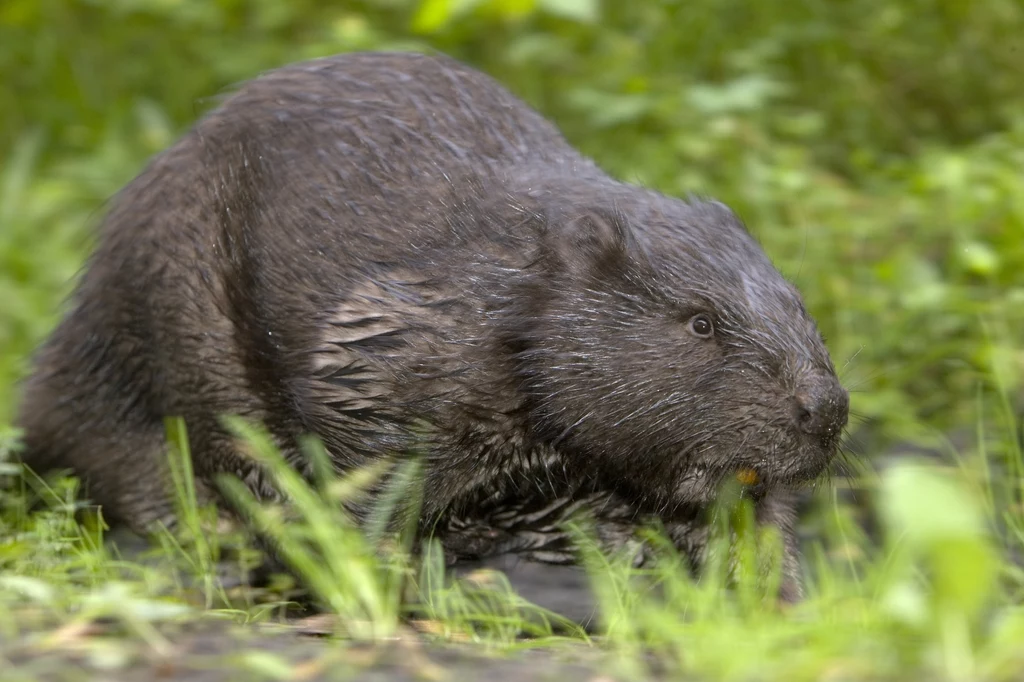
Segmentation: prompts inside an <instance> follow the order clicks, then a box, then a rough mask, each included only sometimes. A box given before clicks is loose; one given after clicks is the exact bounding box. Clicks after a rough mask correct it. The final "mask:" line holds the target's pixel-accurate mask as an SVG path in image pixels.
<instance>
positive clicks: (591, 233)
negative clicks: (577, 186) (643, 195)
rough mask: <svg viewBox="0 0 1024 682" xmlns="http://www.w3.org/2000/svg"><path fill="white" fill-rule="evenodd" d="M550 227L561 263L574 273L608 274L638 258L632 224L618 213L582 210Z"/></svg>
mask: <svg viewBox="0 0 1024 682" xmlns="http://www.w3.org/2000/svg"><path fill="white" fill-rule="evenodd" d="M548 227H549V230H551V232H553V234H552V236H553V237H554V248H555V251H556V253H557V255H558V257H559V260H561V261H562V262H563V263H564V264H565V265H566V266H567V267H569V268H570V269H573V270H577V271H591V272H595V271H596V272H607V271H609V270H612V269H620V268H623V267H625V266H626V265H627V264H628V263H629V262H630V260H633V259H636V258H637V257H638V256H639V249H638V247H637V244H636V240H635V237H634V235H633V231H632V229H631V228H630V225H629V222H628V221H627V220H626V218H625V216H622V215H620V214H617V213H611V212H608V211H604V210H600V209H593V208H586V209H580V210H578V211H575V212H573V213H569V214H565V215H563V216H562V217H561V220H558V221H557V224H554V225H549V226H548Z"/></svg>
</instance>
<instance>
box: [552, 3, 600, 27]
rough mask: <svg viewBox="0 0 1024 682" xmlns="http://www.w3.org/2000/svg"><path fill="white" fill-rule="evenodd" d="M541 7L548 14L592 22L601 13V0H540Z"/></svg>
mask: <svg viewBox="0 0 1024 682" xmlns="http://www.w3.org/2000/svg"><path fill="white" fill-rule="evenodd" d="M540 8H541V9H542V10H543V11H545V12H547V13H548V14H554V15H556V16H560V17H564V18H566V19H572V20H573V21H579V22H585V23H591V22H594V21H597V19H598V17H599V16H600V14H601V3H600V2H599V0H540Z"/></svg>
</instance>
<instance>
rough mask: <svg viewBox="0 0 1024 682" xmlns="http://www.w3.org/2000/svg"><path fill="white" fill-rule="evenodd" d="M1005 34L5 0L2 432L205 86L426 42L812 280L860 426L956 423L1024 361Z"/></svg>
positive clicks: (705, 0)
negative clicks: (124, 188) (66, 308)
mask: <svg viewBox="0 0 1024 682" xmlns="http://www.w3.org/2000/svg"><path fill="white" fill-rule="evenodd" d="M1022 48H1024V4H1022V2H1020V0H979V1H977V2H973V3H965V2H960V1H959V0H904V1H903V2H891V1H887V0H846V1H844V2H831V1H827V0H785V1H783V0H760V1H759V2H737V1H736V0H686V1H683V0H678V1H677V0H649V1H647V0H632V1H630V2H620V1H618V0H615V1H612V0H604V1H603V2H601V1H599V0H376V1H371V0H363V1H358V0H353V1H349V2H322V1H319V0H106V1H105V2H100V1H99V0H4V2H3V3H2V4H0V164H2V175H0V300H2V301H4V303H3V304H0V386H3V387H4V389H3V390H0V424H2V423H5V422H7V421H9V419H10V417H11V416H12V415H13V410H14V405H15V404H16V397H17V390H16V385H17V381H18V380H19V379H20V378H21V377H23V376H24V375H25V373H26V371H27V369H28V358H29V355H30V352H31V349H32V348H33V347H34V345H35V344H37V343H38V342H39V341H40V340H41V339H42V338H43V337H44V335H45V334H46V333H47V331H48V330H49V329H50V328H51V327H52V325H53V324H54V323H55V322H56V319H57V316H58V315H59V314H60V311H61V302H62V300H63V297H64V296H65V295H66V294H67V293H68V291H69V287H70V285H71V283H72V282H73V278H74V276H75V274H76V273H77V272H78V269H79V268H80V267H81V265H82V264H83V262H84V259H85V256H86V254H87V252H88V249H89V246H90V240H91V234H92V230H93V228H94V226H95V224H96V221H97V220H98V219H99V217H100V216H101V215H102V211H103V207H104V202H105V201H106V200H107V199H108V198H109V197H110V196H111V195H112V194H113V193H114V192H116V190H117V189H118V188H119V187H120V186H121V185H123V184H124V183H125V182H126V181H128V180H129V179H130V178H131V177H133V176H134V175H135V174H136V173H138V172H139V171H140V170H141V168H142V167H143V165H144V164H145V162H146V160H147V158H149V157H150V156H151V155H153V154H154V153H156V152H158V151H159V150H161V149H163V148H165V147H166V146H168V145H169V144H171V143H172V142H173V141H174V139H175V138H176V137H177V136H178V135H179V134H180V133H181V132H183V131H184V130H185V129H186V128H187V126H188V125H190V123H191V122H193V121H194V120H195V119H196V118H197V117H198V116H200V115H201V114H202V113H203V112H204V111H206V110H208V109H209V108H211V107H212V106H214V105H215V104H216V101H217V96H218V95H219V94H222V93H224V92H226V91H227V90H228V89H230V87H232V86H233V85H234V84H236V83H238V82H239V81H241V80H244V79H246V78H250V77H253V76H255V75H257V74H258V73H260V72H261V71H264V70H266V69H269V68H273V67H275V66H278V65H281V64H283V63H286V62H290V61H294V60H299V59H305V58H311V57H316V56H321V55H326V54H331V53H336V52H342V51H350V50H367V49H437V50H441V51H443V52H446V53H449V54H451V55H453V56H455V57H457V58H460V59H463V60H465V61H467V62H469V63H471V64H473V65H475V66H477V67H479V68H481V69H483V70H485V71H487V72H489V73H491V74H492V75H494V76H496V77H497V78H498V79H500V80H501V81H503V82H504V83H506V84H507V85H508V86H509V87H510V88H511V89H512V90H513V91H514V92H516V93H517V94H519V95H520V96H522V97H523V98H524V99H526V100H527V101H528V102H530V103H531V104H533V105H535V106H536V107H537V108H539V109H540V110H541V111H542V112H544V113H545V114H546V115H548V116H549V117H551V118H552V119H553V120H555V121H556V122H557V123H558V124H559V125H560V126H561V127H562V129H563V130H564V132H565V133H566V135H567V136H568V137H569V139H570V140H571V141H572V142H573V143H575V144H576V145H577V146H579V147H580V148H581V149H582V150H583V151H584V152H586V153H587V154H589V155H591V156H593V157H594V158H595V159H597V160H598V162H599V163H601V164H602V165H603V166H604V167H606V168H607V169H608V170H609V171H610V172H612V173H613V174H615V175H617V176H619V177H621V178H623V179H627V180H631V181H634V182H639V183H643V184H646V185H650V186H653V187H656V188H659V189H661V190H663V191H665V192H669V193H674V194H678V195H685V194H686V193H690V192H696V193H702V194H711V195H714V196H716V197H718V198H720V199H722V200H724V201H726V202H727V203H729V204H731V205H732V206H733V207H735V209H736V210H737V211H738V212H739V213H740V214H741V216H742V217H743V218H744V220H745V221H746V222H747V223H748V224H749V226H750V228H751V230H752V231H753V232H754V233H755V234H756V235H757V236H758V237H759V239H761V241H762V242H763V244H764V246H765V248H766V250H767V251H768V253H769V254H770V255H771V256H772V258H773V259H774V260H775V262H776V263H777V264H778V266H779V268H780V269H781V270H782V271H783V272H784V273H785V274H786V275H787V276H788V277H790V278H792V279H793V280H794V281H795V282H796V283H797V284H798V285H799V286H800V287H801V289H802V290H803V291H804V293H805V296H806V298H807V301H808V305H809V307H810V309H811V310H812V312H813V313H814V314H815V315H816V317H817V318H818V320H819V322H820V325H821V327H822V329H823V331H824V333H825V334H826V337H827V338H828V339H829V343H830V346H831V349H832V351H833V353H834V356H835V359H836V362H837V366H839V367H840V368H841V369H842V375H843V378H844V381H845V383H846V384H847V385H848V386H849V387H850V388H851V389H852V390H853V409H854V411H855V412H856V414H857V421H858V423H865V422H867V423H871V424H873V425H875V426H877V428H875V429H872V432H873V433H876V434H881V435H882V436H883V437H884V438H913V439H918V440H921V439H934V438H935V437H936V436H937V435H941V434H948V433H950V432H952V431H954V430H956V429H957V428H959V427H965V428H972V429H973V428H974V426H975V425H976V424H977V423H978V420H979V419H984V418H986V417H985V412H986V410H987V408H985V407H984V406H985V405H988V404H989V403H990V402H991V401H987V400H986V399H985V397H986V396H988V395H989V394H990V392H991V391H992V390H993V389H998V390H999V391H1000V392H1001V395H1004V396H1009V397H1010V399H1011V400H1012V399H1014V398H1015V396H1019V395H1020V393H1021V389H1020V381H1021V375H1022V370H1024V192H1022V191H1021V187H1022V185H1021V180H1022V169H1024V87H1022V85H1021V84H1022V83H1024V78H1022V76H1024V73H1022V71H1024V49H1022ZM8 387H9V388H8ZM979 398H981V399H979ZM866 442H867V441H866ZM875 442H876V441H874V440H872V441H870V443H875ZM862 447H863V448H866V449H870V447H873V446H862Z"/></svg>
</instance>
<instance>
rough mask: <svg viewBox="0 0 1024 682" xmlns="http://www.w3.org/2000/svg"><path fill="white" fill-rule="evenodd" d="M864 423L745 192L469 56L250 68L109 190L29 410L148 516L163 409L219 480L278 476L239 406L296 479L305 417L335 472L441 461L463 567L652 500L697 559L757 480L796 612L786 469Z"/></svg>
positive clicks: (537, 545) (436, 508) (29, 452)
mask: <svg viewBox="0 0 1024 682" xmlns="http://www.w3.org/2000/svg"><path fill="white" fill-rule="evenodd" d="M701 313H703V314H705V315H707V317H708V318H709V319H710V321H712V323H713V325H714V331H713V333H712V334H711V335H710V337H708V338H704V337H702V336H701V335H700V334H698V333H695V332H694V328H691V320H692V319H693V318H694V316H695V315H697V314H701ZM702 329H703V327H699V325H698V331H699V330H702ZM846 412H847V397H846V393H845V391H844V390H843V389H842V388H841V387H840V385H839V383H838V381H837V380H836V378H835V374H834V371H833V367H832V364H831V362H830V360H829V356H828V353H827V352H826V349H825V347H824V345H823V343H822V341H821V338H820V335H819V333H818V331H817V329H816V327H815V324H814V323H813V321H812V320H811V319H810V317H809V316H808V314H807V312H806V311H805V309H804V306H803V304H802V302H801V298H800V296H799V294H798V293H797V291H796V290H795V289H794V288H793V287H792V286H791V285H790V284H788V283H787V282H786V281H785V280H784V279H783V278H782V277H781V276H780V275H779V274H778V273H777V272H776V270H775V269H774V268H773V266H772V265H771V263H770V262H769V260H768V259H767V258H766V256H765V255H764V254H763V252H762V250H761V249H760V248H759V246H758V245H757V244H756V242H755V241H754V239H752V238H751V236H750V235H749V234H748V233H747V231H746V230H745V229H744V228H743V226H742V225H741V224H740V222H739V221H738V220H737V218H736V217H735V216H734V215H733V214H732V213H731V212H730V211H729V209H727V208H726V207H725V206H723V205H722V204H719V203H715V202H697V201H693V202H690V203H684V202H683V201H680V200H678V199H674V198H668V197H665V196H661V195H659V194H657V193H655V192H652V191H649V190H645V189H641V188H637V187H634V186H630V185H626V184H622V183H619V182H617V181H615V180H613V179H611V178H609V177H608V176H607V175H605V174H604V173H603V172H601V171H600V170H599V169H598V168H597V166H596V165H595V164H594V163H592V162H591V161H590V160H588V159H585V158H583V157H581V156H580V155H579V154H578V153H577V152H576V151H574V150H573V148H572V147H570V146H569V145H568V144H567V143H566V142H565V141H564V140H563V138H562V137H561V135H560V134H559V133H558V132H557V131H556V129H555V128H554V127H553V126H552V125H550V124H549V123H548V122H546V121H545V120H544V119H542V118H541V117H540V116H539V115H538V114H536V113H535V112H534V111H532V110H531V109H530V108H528V107H527V106H526V105H525V104H523V103H521V102H520V101H519V100H517V99H516V98H514V97H513V96H512V95H511V94H509V93H508V92H507V91H506V90H504V89H503V88H502V87H500V86H499V85H498V84H497V83H495V82H494V81H493V80H491V79H490V78H488V77H486V76H484V75H482V74H480V73H478V72H475V71H473V70H470V69H468V68H466V67H465V66H462V65H460V64H458V63H456V62H454V61H452V60H449V59H446V58H440V57H430V56H421V55H411V54H350V55H343V56H338V57H333V58H328V59H323V60H318V61H313V62H308V63H302V64H296V65H292V66H289V67H286V68H283V69H280V70H277V71H274V72H271V73H269V74H267V75H266V76H264V77H261V78H259V79H256V80H254V81H252V82H250V83H248V84H246V85H245V86H244V87H242V88H241V89H240V91H239V92H237V93H236V94H234V95H233V96H232V97H231V98H230V99H228V100H227V101H226V103H224V104H223V105H222V106H221V107H220V108H219V109H217V110H216V111H214V112H213V113H211V114H210V115H208V116H207V117H206V118H205V119H204V120H202V121H201V122H200V123H199V124H198V125H197V126H196V127H195V128H194V130H193V131H192V132H190V133H189V134H188V135H186V136H185V137H184V138H183V139H182V140H181V141H179V142H178V143H177V144H176V145H175V146H173V147H172V148H170V149H168V150H167V151H165V152H164V153H162V154H160V155H159V156H157V157H156V158H155V159H154V160H153V162H152V163H151V164H150V166H149V167H148V168H147V169H146V170H145V171H144V172H143V173H142V174H141V175H140V176H139V177H138V178H136V179H135V180H134V181H133V182H132V183H131V184H129V185H128V186H127V187H126V188H125V189H124V190H123V191H122V192H121V193H120V194H119V195H118V196H117V197H116V200H115V201H114V202H113V206H112V209H111V210H110V212H109V214H108V215H107V217H106V219H105V222H104V224H103V226H102V230H101V235H100V239H99V243H98V247H97V249H96V251H95V253H94V254H93V256H92V258H91V260H90V262H89V264H88V267H87V269H86V271H85V273H84V276H83V278H82V280H81V283H80V286H79V287H78V289H77V292H76V294H75V297H74V300H73V307H72V309H71V310H70V312H69V314H68V315H67V316H66V318H65V319H64V320H63V322H62V323H61V324H60V326H59V327H58V328H57V330H56V331H55V333H54V334H53V336H52V337H51V338H50V339H49V341H48V342H47V343H46V344H45V345H44V346H43V348H42V349H41V351H40V352H39V354H38V357H37V369H36V371H35V373H34V374H33V375H32V376H31V377H30V379H29V381H28V382H27V385H26V387H25V393H24V400H23V403H22V409H21V413H20V419H19V423H20V425H21V426H23V427H24V429H25V444H26V450H25V461H26V462H27V463H28V464H29V465H30V466H32V467H33V468H34V469H36V470H49V469H52V468H55V467H58V468H71V469H73V470H74V471H75V472H76V473H78V474H79V475H81V476H82V477H83V479H84V480H85V482H86V484H87V486H88V491H89V493H90V495H91V497H92V498H93V499H94V500H95V501H96V502H98V503H100V504H101V505H102V506H103V508H104V509H105V512H106V514H107V515H108V517H113V518H114V519H120V520H122V521H125V522H127V523H128V524H130V525H131V526H132V527H134V528H136V529H139V530H143V529H145V528H147V527H148V524H151V523H152V522H153V521H156V520H162V521H165V522H167V521H168V520H169V519H170V517H171V508H170V505H169V503H168V498H167V496H166V494H165V492H164V490H165V488H164V486H165V475H164V472H165V467H164V457H165V451H164V438H163V424H162V418H163V417H164V416H165V415H181V416H183V417H184V418H185V419H186V422H187V426H188V430H189V435H190V438H191V445H192V449H193V453H194V459H195V467H196V471H197V477H198V480H199V483H200V485H201V489H202V490H203V491H204V492H205V493H206V494H215V493H214V486H213V485H212V483H211V481H212V480H213V477H214V476H215V475H216V474H217V473H218V472H222V471H228V472H233V473H236V474H239V475H241V476H242V478H243V480H244V481H245V482H246V483H247V484H248V485H249V486H250V487H251V488H252V489H253V490H254V491H256V492H258V493H260V494H263V495H269V494H272V492H273V491H272V490H271V489H270V488H269V487H268V485H267V484H266V481H265V479H264V477H263V476H262V475H261V473H260V471H259V470H258V469H257V468H255V467H254V466H253V465H252V464H251V462H250V461H249V460H248V459H246V458H244V457H242V456H240V455H239V453H238V451H237V450H236V445H235V443H233V441H232V439H231V438H229V436H228V435H227V434H226V433H225V431H224V430H223V429H222V428H221V426H220V425H219V423H218V420H217V417H218V415H220V414H223V413H230V414H236V415H241V416H244V417H247V418H252V419H258V420H262V421H263V422H265V424H266V425H267V426H268V427H269V429H270V430H271V431H272V433H273V434H274V436H275V438H276V440H277V441H278V442H279V443H280V444H281V446H282V447H284V448H285V449H286V451H288V452H289V453H291V454H290V456H291V459H292V461H294V462H295V463H296V464H297V465H300V466H301V464H302V463H301V461H300V460H301V458H300V457H299V456H298V454H297V451H296V449H295V448H294V444H295V442H296V439H298V438H299V437H300V436H302V435H303V434H304V433H307V432H312V433H315V434H318V435H319V436H320V437H321V438H322V439H323V441H324V442H325V444H326V446H327V448H328V451H329V452H330V455H331V457H332V459H333V461H334V462H335V463H336V464H337V467H338V468H339V469H341V470H345V469H349V468H351V467H354V466H358V465H360V464H364V463H367V462H369V461H372V460H375V459H377V458H379V457H381V456H383V455H385V454H389V453H391V454H393V453H402V452H408V451H410V450H416V451H419V452H424V453H425V454H426V456H427V458H428V459H427V467H426V478H425V493H424V494H425V498H424V509H423V514H422V518H423V527H424V528H427V527H428V526H429V527H432V528H435V530H436V532H437V533H438V534H439V535H440V537H441V538H442V539H443V542H444V544H445V546H446V548H447V550H448V552H449V553H450V554H451V555H452V556H453V557H473V556H482V555H487V554H493V553H495V552H499V551H514V552H522V553H525V554H527V555H529V556H532V557H533V558H537V559H541V560H548V561H563V560H567V559H568V558H569V556H570V555H569V554H568V553H567V547H566V545H565V540H564V537H562V535H561V533H560V531H559V525H558V524H559V522H560V521H561V520H562V519H564V518H565V517H566V514H567V513H568V512H569V511H571V510H572V509H573V508H575V507H578V506H581V505H584V504H585V505H587V506H588V507H589V508H590V509H591V510H594V511H595V513H596V514H597V516H598V518H599V519H600V520H601V525H600V529H601V531H602V534H603V535H605V536H606V539H607V540H608V541H609V542H610V543H612V544H615V543H620V542H622V541H624V538H626V537H627V536H628V535H629V532H630V530H631V529H632V528H633V527H634V525H635V524H636V523H637V522H638V521H639V520H640V519H641V518H643V517H644V516H645V515H650V514H653V515H658V516H660V517H661V518H662V519H663V520H664V521H665V523H666V525H667V527H668V528H669V530H670V531H671V532H672V534H673V535H674V536H675V537H676V539H677V541H678V543H679V545H680V547H681V548H683V549H684V550H685V551H686V552H687V553H689V554H690V555H691V556H692V557H694V558H695V559H697V558H699V555H700V552H701V551H702V548H703V543H704V532H705V531H704V526H703V524H702V523H701V522H700V515H701V512H702V510H703V509H705V508H706V506H707V504H708V503H709V501H711V500H712V498H713V495H714V494H715V491H716V488H717V486H718V484H719V483H720V482H721V481H722V480H723V479H724V478H727V477H729V476H732V475H733V474H734V473H735V472H736V470H737V469H738V468H739V467H750V468H753V469H756V470H757V471H758V473H759V474H760V477H761V481H762V482H761V484H760V485H759V486H758V489H757V490H756V491H755V493H756V497H757V499H758V512H759V516H760V517H761V520H762V521H763V522H765V523H773V524H776V525H778V526H779V527H780V528H781V530H782V531H783V533H784V535H785V537H786V538H787V550H788V557H787V573H788V576H789V578H790V580H789V582H788V583H787V588H786V590H787V591H788V594H789V596H791V597H792V596H795V595H796V594H797V593H798V591H799V587H798V585H797V584H796V581H795V576H796V571H797V564H796V551H797V550H796V545H795V540H794V539H793V529H792V525H793V517H794V511H793V502H792V499H791V498H792V492H791V488H790V486H791V485H792V484H797V483H801V482H805V481H809V480H812V479H814V478H815V477H817V476H818V475H819V474H820V473H821V472H822V471H823V470H824V469H825V468H826V466H827V465H828V463H829V462H830V460H831V459H832V457H833V455H834V454H835V452H836V448H837V443H838V438H839V433H840V431H841V429H842V427H843V426H844V424H845V422H846Z"/></svg>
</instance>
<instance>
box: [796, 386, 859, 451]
mask: <svg viewBox="0 0 1024 682" xmlns="http://www.w3.org/2000/svg"><path fill="white" fill-rule="evenodd" d="M849 412H850V396H849V394H848V393H847V391H846V389H845V388H843V386H842V385H841V384H840V383H839V380H838V379H836V378H835V377H834V376H832V375H830V374H812V375H810V376H809V377H807V378H806V379H805V380H804V381H803V382H802V384H801V385H800V386H799V387H798V389H797V391H796V394H795V395H794V396H793V418H794V420H795V421H796V425H797V428H799V429H800V431H802V432H803V433H806V434H807V435H809V436H814V437H817V438H820V439H821V441H822V442H823V443H824V444H826V446H827V445H830V444H832V443H834V442H835V441H836V439H837V438H838V437H839V434H840V433H841V432H842V430H843V427H844V426H846V421H847V419H848V418H849Z"/></svg>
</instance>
